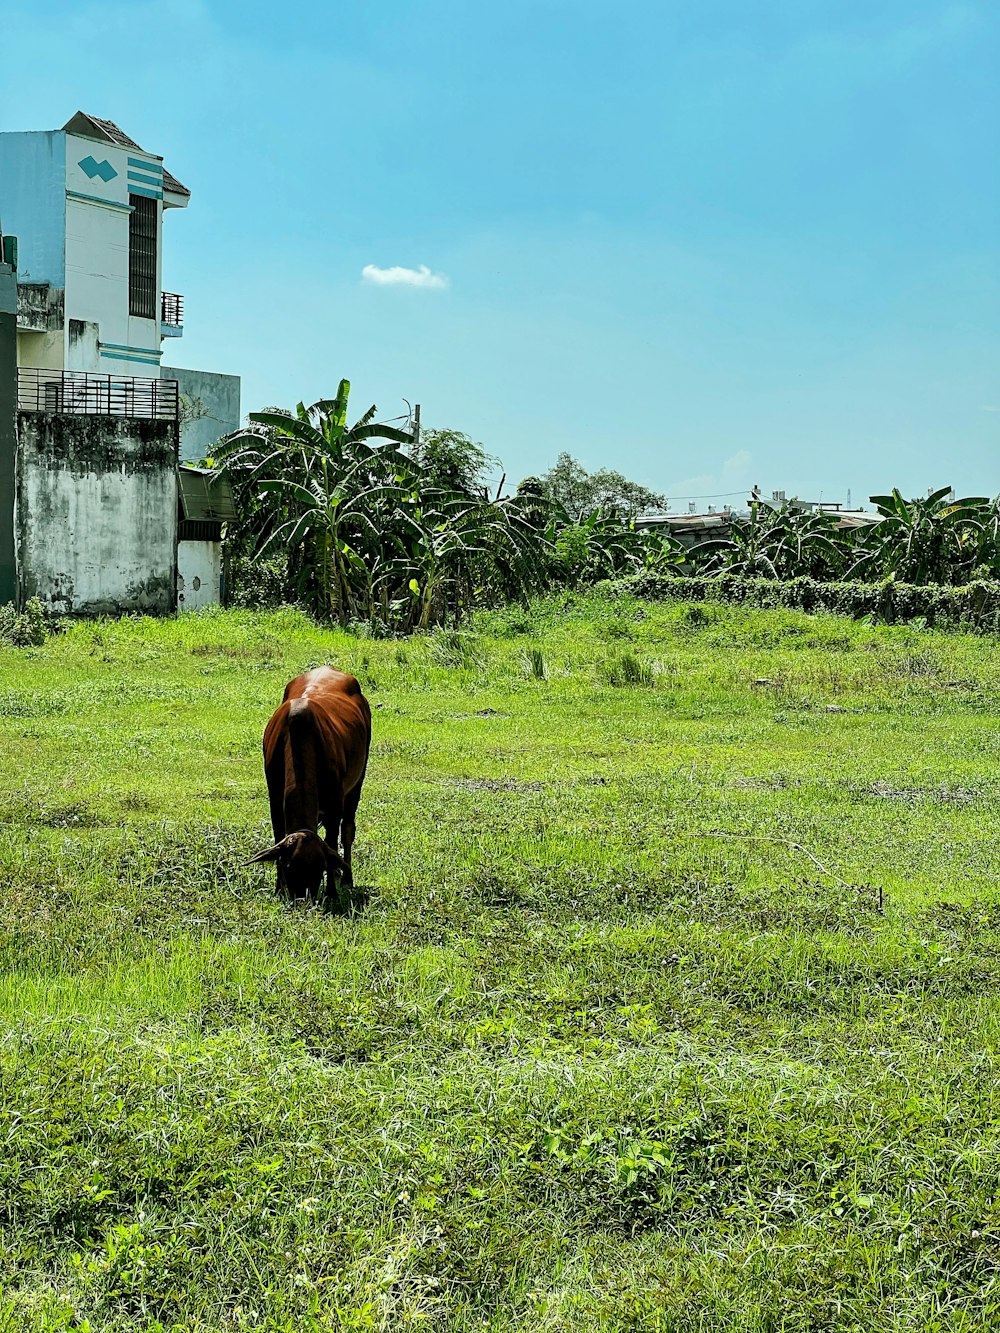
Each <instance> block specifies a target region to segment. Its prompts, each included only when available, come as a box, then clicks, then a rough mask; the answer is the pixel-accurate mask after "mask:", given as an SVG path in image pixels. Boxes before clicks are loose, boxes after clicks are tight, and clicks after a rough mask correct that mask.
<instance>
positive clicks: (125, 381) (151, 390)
mask: <svg viewBox="0 0 1000 1333" xmlns="http://www.w3.org/2000/svg"><path fill="white" fill-rule="evenodd" d="M179 402H180V394H179V392H178V384H177V381H176V380H159V379H156V380H154V379H145V378H140V377H139V376H137V375H91V374H89V373H88V372H86V371H82V370H38V369H34V368H32V367H24V366H22V367H19V368H18V372H17V408H18V411H19V412H68V413H71V414H73V415H74V416H103V417H136V418H138V419H139V420H142V421H172V422H173V423H174V425H175V426H176V425H177V424H178V422H179V420H180V417H179V410H178V409H179Z"/></svg>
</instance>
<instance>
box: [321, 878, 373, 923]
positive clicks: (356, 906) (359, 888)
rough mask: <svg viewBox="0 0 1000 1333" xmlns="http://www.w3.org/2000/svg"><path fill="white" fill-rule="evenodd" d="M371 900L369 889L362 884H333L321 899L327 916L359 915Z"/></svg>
mask: <svg viewBox="0 0 1000 1333" xmlns="http://www.w3.org/2000/svg"><path fill="white" fill-rule="evenodd" d="M371 900H372V893H371V889H369V888H367V887H366V886H365V885H363V884H334V885H332V886H331V887H330V888H329V890H328V891H327V894H326V897H325V898H324V899H323V902H322V907H323V911H324V912H325V913H326V914H327V915H328V916H360V914H361V913H362V912H363V911H365V909H366V908H367V907H368V905H369V903H370V902H371Z"/></svg>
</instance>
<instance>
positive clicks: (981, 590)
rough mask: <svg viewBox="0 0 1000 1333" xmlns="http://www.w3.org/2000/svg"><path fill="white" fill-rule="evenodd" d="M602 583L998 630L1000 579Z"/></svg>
mask: <svg viewBox="0 0 1000 1333" xmlns="http://www.w3.org/2000/svg"><path fill="white" fill-rule="evenodd" d="M605 586H608V587H613V588H614V589H615V590H616V591H618V592H624V593H628V594H629V595H631V596H633V597H642V598H646V599H648V600H650V601H674V602H738V603H743V604H746V605H748V606H757V607H764V608H767V607H771V608H773V607H789V608H792V609H795V610H799V611H832V612H836V613H838V614H840V615H848V616H853V617H854V619H855V620H861V619H864V618H866V617H868V618H871V619H872V620H874V621H884V622H885V623H887V624H893V623H895V622H904V621H913V620H920V621H923V622H924V623H925V624H927V625H936V626H938V627H940V628H942V629H966V630H973V631H975V632H976V633H978V634H997V633H1000V582H996V581H993V582H989V583H986V582H980V583H968V584H965V585H964V586H963V587H959V588H952V587H946V586H943V585H938V584H933V585H930V586H928V587H918V586H916V585H914V584H909V583H895V582H892V581H889V582H885V583H821V582H819V581H818V580H816V579H810V578H800V579H788V580H786V581H782V580H778V579H752V578H742V577H740V576H737V575H729V574H722V575H719V576H718V577H716V578H697V577H695V578H687V577H681V576H671V575H665V574H653V573H644V574H635V575H633V576H632V577H630V578H626V579H620V580H619V581H618V582H616V583H614V584H608V585H605Z"/></svg>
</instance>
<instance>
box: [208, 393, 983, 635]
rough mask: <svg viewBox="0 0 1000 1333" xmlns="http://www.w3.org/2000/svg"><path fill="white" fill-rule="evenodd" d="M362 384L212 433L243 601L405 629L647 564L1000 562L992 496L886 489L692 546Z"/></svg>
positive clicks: (808, 570)
mask: <svg viewBox="0 0 1000 1333" xmlns="http://www.w3.org/2000/svg"><path fill="white" fill-rule="evenodd" d="M349 394H350V384H349V382H348V381H347V380H342V381H341V383H340V386H339V388H338V391H337V394H336V396H335V397H333V398H331V399H321V400H320V401H318V402H316V403H313V404H312V406H311V407H308V408H307V407H305V406H304V405H303V404H301V403H300V404H299V405H298V407H297V408H296V409H295V411H294V412H289V411H285V410H281V409H277V408H273V409H269V410H266V411H262V412H255V413H252V414H251V416H250V418H249V423H250V424H249V425H248V426H247V427H246V428H244V429H243V430H241V431H237V432H236V433H235V434H233V435H230V436H228V437H226V438H225V439H224V440H222V441H220V442H219V445H218V446H217V450H216V455H215V458H214V459H213V460H211V461H212V463H213V465H214V466H216V467H219V468H225V469H226V470H227V471H228V473H229V475H230V477H231V479H232V481H233V483H234V488H235V492H236V496H237V507H238V512H239V518H238V519H237V520H236V521H235V522H234V523H231V524H230V525H229V528H228V530H227V538H228V540H227V546H228V550H229V566H230V586H231V588H232V591H233V595H234V596H235V598H236V599H237V600H238V601H242V602H243V603H244V604H261V603H265V602H278V601H295V602H298V603H300V604H303V605H305V606H307V607H308V608H309V609H310V610H311V611H312V613H313V614H315V615H316V616H317V617H319V618H321V619H325V620H335V621H339V622H340V623H341V624H348V623H350V622H356V623H357V622H364V623H366V624H368V625H370V626H371V627H372V629H373V630H375V631H377V632H386V633H393V632H397V633H398V632H406V631H409V630H413V629H426V628H429V627H430V626H432V625H436V624H441V623H445V622H453V623H457V622H459V621H461V620H462V618H463V617H464V616H466V615H467V614H468V613H469V612H470V611H471V610H473V609H474V608H476V607H479V606H489V605H497V604H501V603H504V602H508V601H513V600H518V599H525V598H527V597H529V596H530V595H531V594H532V593H535V592H539V591H543V590H545V589H553V588H560V587H562V588H572V587H578V586H581V585H585V584H589V583H592V582H595V581H598V580H601V579H607V578H618V577H622V576H625V575H634V574H639V573H653V574H655V573H668V574H684V575H692V574H710V575H711V574H719V573H726V572H729V573H733V574H737V575H742V576H747V577H763V578H769V579H788V578H796V577H800V576H808V577H810V578H813V579H820V580H830V581H833V580H844V579H849V580H850V579H858V580H864V581H868V582H872V581H878V580H883V579H886V578H895V579H900V580H905V581H906V582H909V583H942V584H963V583H967V582H969V581H971V580H973V579H979V578H997V577H1000V556H998V550H1000V543H998V536H1000V511H998V507H997V503H996V502H995V501H992V500H987V499H985V498H983V497H970V498H966V499H962V500H950V499H948V496H949V494H950V492H949V491H948V489H947V488H944V489H942V490H940V491H938V492H936V493H935V494H934V495H932V496H930V497H928V498H927V499H925V500H915V501H907V500H905V499H904V498H903V497H902V496H901V495H900V493H899V492H898V491H894V492H893V493H892V494H891V495H889V496H874V497H872V499H873V502H874V503H875V505H876V506H877V509H878V511H879V513H880V515H881V519H882V521H881V522H879V523H878V524H875V525H872V526H869V527H866V528H862V529H857V530H853V531H844V530H841V529H839V528H838V527H837V521H838V520H837V516H836V515H835V514H830V513H827V512H810V513H803V512H800V511H798V510H796V509H795V508H793V507H792V506H789V505H782V506H780V507H775V506H772V505H768V504H765V503H763V502H755V503H754V504H753V505H752V506H751V510H750V515H749V517H748V518H745V519H734V521H733V522H732V523H731V526H730V529H729V532H728V533H727V534H725V535H723V536H721V537H720V538H718V539H714V540H709V541H705V542H702V543H701V544H700V545H697V546H694V547H692V548H690V549H688V548H686V547H685V546H683V545H682V544H681V543H680V542H679V541H678V540H677V539H676V537H675V536H673V535H672V534H671V533H670V532H669V530H668V529H667V528H666V527H665V526H663V525H656V524H652V525H648V526H643V525H639V524H637V522H636V520H637V519H639V518H640V517H642V516H651V515H655V514H657V513H662V512H663V511H665V510H666V509H667V505H668V502H667V497H666V496H664V495H661V494H659V493H657V492H655V491H652V490H649V489H648V488H646V487H644V486H642V485H640V484H639V483H637V482H634V481H631V480H629V479H628V478H627V477H625V476H623V475H622V473H620V472H617V471H613V470H610V469H606V468H602V469H599V470H598V471H596V472H592V473H588V472H587V470H586V469H585V468H584V467H583V466H582V464H580V463H579V462H578V461H577V460H575V459H574V458H572V457H571V456H570V455H569V454H567V453H561V454H560V455H559V457H558V458H557V460H556V462H555V464H554V465H553V466H552V467H551V468H549V469H548V471H546V472H544V473H542V474H540V475H538V476H533V477H526V478H524V479H523V480H522V481H521V482H520V483H519V484H518V485H517V486H516V488H515V489H514V491H513V492H512V493H508V494H504V484H505V478H504V477H502V476H501V478H500V481H499V483H498V484H497V483H496V482H495V481H494V480H491V478H495V477H496V476H497V473H498V472H499V461H498V460H497V459H496V458H495V457H493V456H492V455H491V454H489V453H488V452H487V451H486V450H485V449H484V448H483V446H482V445H481V444H479V443H477V442H476V441H474V440H472V439H470V438H469V437H468V436H467V435H465V434H463V433H462V432H460V431H455V430H428V431H425V432H424V433H422V434H421V435H420V436H419V437H417V436H416V434H415V432H414V431H413V429H412V427H400V426H395V425H391V424H388V423H385V422H379V421H377V420H376V410H375V408H374V407H371V408H369V409H368V411H367V412H365V413H364V414H363V415H362V416H361V417H360V418H359V419H358V420H356V421H354V422H353V423H350V422H349V419H348V400H349Z"/></svg>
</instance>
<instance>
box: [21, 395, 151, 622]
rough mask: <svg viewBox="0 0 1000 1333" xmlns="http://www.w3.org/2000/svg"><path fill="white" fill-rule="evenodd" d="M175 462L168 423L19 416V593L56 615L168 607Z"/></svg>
mask: <svg viewBox="0 0 1000 1333" xmlns="http://www.w3.org/2000/svg"><path fill="white" fill-rule="evenodd" d="M176 462H177V455H176V446H175V435H174V427H173V425H172V424H171V423H169V422H162V421H136V420H132V419H129V418H124V417H101V416H71V415H62V414H57V413H34V412H21V413H19V414H18V453H17V510H16V516H15V519H16V521H15V528H16V539H17V556H18V569H19V580H20V587H21V595H22V597H23V598H28V597H33V596H38V597H41V598H42V599H43V601H45V602H47V603H48V604H49V605H50V606H51V607H52V608H53V610H55V611H57V612H62V613H82V614H90V615H102V614H107V615H115V614H119V613H121V612H124V611H148V612H150V613H152V614H163V613H165V612H169V611H172V610H173V608H174V605H175V595H176V577H177V575H176V534H177V467H176Z"/></svg>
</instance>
